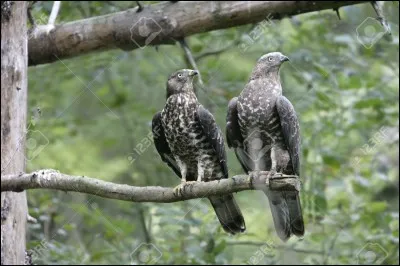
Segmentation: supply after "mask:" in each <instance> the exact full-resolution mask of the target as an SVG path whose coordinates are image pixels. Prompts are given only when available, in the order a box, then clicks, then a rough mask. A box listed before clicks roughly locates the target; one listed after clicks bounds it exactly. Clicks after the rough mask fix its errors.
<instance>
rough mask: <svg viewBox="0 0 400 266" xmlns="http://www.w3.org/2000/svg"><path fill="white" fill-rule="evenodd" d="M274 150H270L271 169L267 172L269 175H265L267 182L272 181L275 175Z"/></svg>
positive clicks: (273, 148)
mask: <svg viewBox="0 0 400 266" xmlns="http://www.w3.org/2000/svg"><path fill="white" fill-rule="evenodd" d="M275 152H276V149H275V147H274V146H272V148H271V169H270V170H269V173H268V175H267V181H266V182H268V180H269V179H272V178H273V177H274V176H275V175H276V164H277V163H276V153H275Z"/></svg>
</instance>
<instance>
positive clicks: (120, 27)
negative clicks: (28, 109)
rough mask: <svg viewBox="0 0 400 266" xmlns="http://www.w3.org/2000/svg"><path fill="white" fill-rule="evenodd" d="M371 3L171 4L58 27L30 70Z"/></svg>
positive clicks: (38, 48)
mask: <svg viewBox="0 0 400 266" xmlns="http://www.w3.org/2000/svg"><path fill="white" fill-rule="evenodd" d="M362 2H367V1H326V2H325V1H321V2H319V1H316V2H309V1H249V2H248V1H232V2H230V1H210V2H207V1H193V2H189V1H183V2H176V3H171V2H169V1H165V2H161V3H158V4H153V5H149V6H146V8H144V9H143V10H142V11H141V12H140V13H137V12H136V11H137V8H132V9H128V10H126V11H122V12H117V13H112V14H108V15H104V16H98V17H92V18H88V19H83V20H78V21H73V22H69V23H65V24H62V25H56V27H55V29H54V30H52V31H46V30H41V31H40V32H38V33H37V34H35V36H33V38H31V39H30V40H29V44H28V50H29V56H28V58H29V65H38V64H44V63H51V62H54V61H56V60H57V59H58V58H60V59H64V58H70V57H75V56H78V55H83V54H87V53H89V52H94V51H104V50H109V49H115V48H120V49H123V50H133V49H137V48H139V47H140V48H143V47H145V46H147V45H159V44H167V43H175V42H174V41H173V40H174V39H175V40H176V39H182V38H184V37H187V36H190V35H193V34H196V33H201V32H208V31H212V30H217V29H225V28H230V27H235V26H240V25H245V24H251V23H256V22H260V21H262V20H264V19H266V18H267V16H268V18H270V19H280V18H282V17H285V16H293V15H298V14H301V13H306V12H312V11H319V10H325V9H335V8H339V7H341V6H346V5H353V4H357V3H362Z"/></svg>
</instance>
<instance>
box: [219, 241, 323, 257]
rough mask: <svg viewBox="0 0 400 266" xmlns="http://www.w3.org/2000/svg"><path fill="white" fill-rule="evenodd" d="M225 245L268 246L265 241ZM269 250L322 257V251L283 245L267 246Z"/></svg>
mask: <svg viewBox="0 0 400 266" xmlns="http://www.w3.org/2000/svg"><path fill="white" fill-rule="evenodd" d="M226 244H227V245H232V246H234V245H243V246H263V245H266V244H268V243H267V242H265V241H228V242H227V243H226ZM269 246H270V247H271V248H274V249H277V250H281V251H282V250H290V251H294V252H299V253H305V254H317V255H323V254H324V252H323V251H319V250H308V249H302V248H296V247H291V246H284V245H278V246H276V245H274V244H272V245H269Z"/></svg>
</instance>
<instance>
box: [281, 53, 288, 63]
mask: <svg viewBox="0 0 400 266" xmlns="http://www.w3.org/2000/svg"><path fill="white" fill-rule="evenodd" d="M280 60H281V62H285V61H289V57H287V56H285V55H282V56H281V58H280Z"/></svg>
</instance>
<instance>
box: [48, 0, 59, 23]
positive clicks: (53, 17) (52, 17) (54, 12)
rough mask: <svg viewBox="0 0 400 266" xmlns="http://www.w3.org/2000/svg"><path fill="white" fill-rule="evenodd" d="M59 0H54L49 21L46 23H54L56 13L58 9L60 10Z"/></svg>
mask: <svg viewBox="0 0 400 266" xmlns="http://www.w3.org/2000/svg"><path fill="white" fill-rule="evenodd" d="M60 5H61V1H54V4H53V8H52V9H51V13H50V17H49V22H48V23H47V24H49V25H54V23H55V22H56V18H57V15H58V11H59V10H60Z"/></svg>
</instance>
